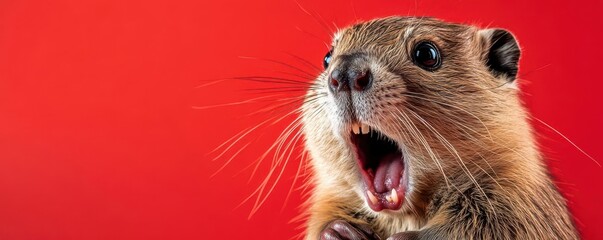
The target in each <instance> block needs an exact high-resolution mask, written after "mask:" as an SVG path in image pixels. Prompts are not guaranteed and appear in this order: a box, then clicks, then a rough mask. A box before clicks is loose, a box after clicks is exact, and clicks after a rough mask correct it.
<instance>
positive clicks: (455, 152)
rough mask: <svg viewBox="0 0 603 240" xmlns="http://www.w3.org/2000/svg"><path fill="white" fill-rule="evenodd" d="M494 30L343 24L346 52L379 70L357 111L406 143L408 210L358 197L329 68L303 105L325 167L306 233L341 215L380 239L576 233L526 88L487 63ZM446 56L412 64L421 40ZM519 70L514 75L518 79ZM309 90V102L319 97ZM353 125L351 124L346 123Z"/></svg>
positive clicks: (319, 171)
mask: <svg viewBox="0 0 603 240" xmlns="http://www.w3.org/2000/svg"><path fill="white" fill-rule="evenodd" d="M492 33H493V32H492V30H481V29H478V28H476V27H472V26H466V25H458V24H451V23H445V22H442V21H439V20H435V19H427V18H401V17H390V18H384V19H377V20H373V21H369V22H365V23H360V24H357V25H354V26H351V27H349V28H346V29H343V30H341V31H340V32H339V33H338V34H337V35H336V37H335V39H334V43H333V63H332V64H334V65H336V64H337V61H338V56H342V55H345V54H351V53H359V52H360V53H363V54H366V55H367V56H368V59H369V62H371V64H373V65H372V67H371V68H372V71H374V74H375V80H374V82H375V83H374V86H373V88H372V90H371V92H370V95H369V96H370V97H365V98H363V99H360V100H361V101H362V102H363V103H364V105H363V106H364V109H361V110H359V111H358V112H357V113H356V114H357V118H358V119H359V120H361V121H363V122H366V123H369V124H370V125H371V126H376V127H377V128H378V129H379V131H380V132H382V133H384V134H386V135H387V136H388V137H390V138H391V139H393V140H395V141H396V142H397V143H398V144H399V145H401V146H404V149H402V150H403V152H404V155H405V167H406V168H407V171H408V172H407V173H406V174H408V175H409V177H410V178H411V179H412V181H413V183H412V185H411V188H410V189H408V190H407V193H406V197H405V198H406V199H405V200H404V202H403V205H402V208H401V209H400V210H399V211H395V212H392V211H382V212H378V213H377V212H373V211H372V210H371V209H370V208H368V207H367V206H366V203H365V199H364V198H362V197H361V196H360V195H359V194H358V186H359V184H360V175H359V170H358V169H357V168H358V166H357V164H356V162H355V160H354V156H353V153H352V149H351V147H350V145H349V143H347V142H345V141H342V140H341V139H340V138H338V137H337V136H336V134H335V132H337V131H343V130H340V128H343V129H345V127H346V126H348V125H347V124H349V123H350V122H349V121H350V120H349V119H346V118H337V119H336V120H333V119H334V118H335V117H334V115H337V114H340V113H338V112H337V111H336V110H334V107H333V102H332V99H330V97H331V96H329V94H328V90H327V89H328V88H327V77H326V76H328V72H329V70H330V69H327V70H325V72H324V73H323V74H322V75H321V76H319V77H318V78H317V79H316V82H315V84H314V86H313V87H312V88H311V90H310V91H309V92H308V95H307V99H309V101H307V102H306V103H305V104H304V106H303V109H302V110H303V123H304V133H305V137H306V146H307V149H308V150H309V152H310V155H311V157H312V165H313V169H314V173H315V179H314V182H313V183H314V185H315V188H314V192H313V196H312V198H311V200H310V205H311V206H310V219H309V221H308V223H307V233H306V238H307V239H317V238H318V237H319V234H320V232H321V230H323V229H324V227H325V226H326V225H327V224H328V223H330V222H332V221H334V220H339V219H341V220H345V221H348V222H350V223H355V224H366V225H368V226H370V227H371V228H372V229H373V230H374V231H375V233H377V234H378V235H379V236H380V237H381V238H382V239H385V238H387V237H390V236H392V235H394V234H397V233H404V232H407V231H408V234H406V235H404V234H402V235H400V234H399V235H395V237H397V238H399V239H405V238H407V239H578V238H579V236H578V234H577V232H576V230H575V227H574V225H573V222H572V220H571V217H570V215H569V213H568V210H567V207H566V204H565V201H564V199H563V198H562V197H561V195H560V194H559V193H558V191H557V189H556V187H555V185H554V184H553V182H552V180H551V179H550V176H549V175H548V172H547V170H546V168H545V166H543V162H542V156H541V154H540V153H539V150H538V149H537V146H536V144H535V140H534V137H533V134H532V129H531V127H530V126H529V124H528V122H527V116H526V112H525V110H524V108H523V106H522V104H521V102H520V99H519V97H518V90H517V89H516V88H515V87H514V86H515V85H514V83H513V82H512V81H509V80H508V79H506V78H508V77H509V76H504V75H500V74H496V73H495V72H493V71H492V70H491V69H489V67H488V65H487V64H486V62H487V60H486V59H487V53H488V49H489V47H490V46H491V45H492V44H493V42H491V41H489V40H490V37H491V36H492ZM423 40H429V41H431V42H433V43H435V44H436V45H437V46H438V47H439V49H440V51H441V53H442V58H443V65H442V67H441V68H440V69H438V70H436V71H433V72H428V71H424V70H422V69H420V68H418V67H417V66H415V65H413V63H412V61H411V59H410V57H409V52H410V50H411V49H412V47H413V45H414V44H415V43H416V42H417V41H423ZM513 78H514V76H513ZM310 99H311V101H310ZM347 131H348V132H349V127H348V128H347Z"/></svg>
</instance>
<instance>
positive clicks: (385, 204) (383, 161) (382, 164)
mask: <svg viewBox="0 0 603 240" xmlns="http://www.w3.org/2000/svg"><path fill="white" fill-rule="evenodd" d="M354 132H356V131H354ZM362 132H364V134H362V133H358V134H352V142H353V143H354V146H355V149H356V156H357V158H358V164H359V167H360V172H361V175H362V180H363V182H364V185H365V193H364V195H365V197H366V201H367V203H368V205H369V207H371V209H373V210H374V211H381V210H383V209H390V210H397V209H400V207H401V206H402V202H403V200H404V193H405V189H404V185H405V184H403V183H404V182H403V181H404V177H403V173H404V158H403V156H402V152H401V151H400V150H399V148H398V146H397V145H396V144H395V143H394V141H392V140H391V139H388V138H387V137H385V136H383V135H382V134H380V133H378V132H376V131H370V132H369V131H362Z"/></svg>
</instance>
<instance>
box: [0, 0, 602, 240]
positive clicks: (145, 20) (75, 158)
mask: <svg viewBox="0 0 603 240" xmlns="http://www.w3.org/2000/svg"><path fill="white" fill-rule="evenodd" d="M210 2H211V3H210ZM578 2H579V3H578ZM299 5H300V6H301V7H300V6H298V4H297V3H296V2H295V1H293V0H287V1H276V0H273V1H267V0H261V1H120V0H109V1H77V0H73V1H64V0H62V1H61V0H57V1H27V0H20V1H17V0H14V1H13V0H4V1H0V239H212V238H227V239H228V238H243V237H246V238H252V239H253V238H257V239H288V238H290V237H292V236H294V235H295V234H297V233H299V232H300V230H299V229H296V228H297V227H298V226H299V223H290V222H289V221H290V220H291V219H292V218H293V217H295V216H296V215H297V214H298V213H299V212H300V210H299V209H298V206H299V205H300V203H301V201H302V199H303V196H302V195H301V193H302V191H301V190H295V189H296V188H297V187H298V186H299V185H300V184H299V182H300V181H301V180H298V182H297V183H296V184H295V188H294V189H293V192H292V194H291V196H290V198H289V199H288V201H286V203H287V204H286V205H284V202H285V201H284V199H285V198H286V196H287V194H288V193H289V191H290V189H291V184H292V183H293V176H294V175H295V174H296V169H297V166H298V163H299V159H291V161H290V162H289V163H288V165H287V166H286V168H285V172H284V175H283V177H282V179H280V181H279V183H278V184H277V185H276V187H275V188H274V191H273V192H272V194H271V195H270V196H269V197H268V200H267V201H266V202H265V203H264V204H263V205H262V207H261V208H260V209H259V210H258V211H257V212H256V214H255V215H254V216H252V217H251V218H250V219H248V216H249V213H250V211H251V209H252V207H253V206H254V204H253V203H254V201H255V199H256V198H255V197H254V198H251V200H250V201H248V202H245V203H244V204H242V205H241V206H240V207H238V208H237V205H239V204H240V203H241V202H243V200H244V199H245V198H246V197H247V196H249V195H251V194H252V193H253V191H254V190H255V188H256V187H257V186H258V185H259V184H260V182H261V180H262V179H263V177H264V176H266V173H267V172H268V168H269V167H270V165H269V160H270V159H271V158H269V160H267V161H268V162H264V163H263V164H261V165H260V168H259V169H258V173H257V174H256V175H255V176H253V177H252V176H251V173H252V169H244V167H245V166H247V165H249V164H250V163H252V162H253V161H254V160H255V159H256V158H257V157H259V156H260V155H261V154H262V153H263V152H264V149H266V148H267V146H269V145H270V143H271V141H273V139H274V138H275V137H276V136H277V135H278V133H279V131H280V130H281V129H282V128H283V127H284V126H286V125H287V122H288V121H291V120H292V118H287V119H285V120H284V121H283V122H282V123H279V124H275V125H273V126H269V127H266V128H260V130H257V131H256V132H255V133H254V135H253V136H252V137H250V138H245V139H243V140H241V141H240V142H239V144H236V146H235V147H233V148H232V149H231V150H230V151H228V152H227V153H226V154H225V155H224V156H223V157H220V158H218V160H217V161H210V159H211V158H214V157H216V155H217V154H208V153H209V152H210V151H211V150H212V149H214V148H216V147H217V146H218V145H219V144H220V143H222V142H224V141H225V140H227V139H228V138H230V137H231V136H233V135H235V134H236V133H238V132H240V131H241V130H243V129H245V128H246V127H249V126H254V124H257V123H259V122H261V120H263V119H264V118H266V117H270V116H274V114H282V113H278V112H277V113H269V114H264V115H254V116H252V117H245V116H244V115H246V114H248V113H251V112H254V111H256V110H258V109H260V108H261V107H262V106H265V104H266V102H259V103H251V104H243V105H240V106H230V107H228V106H226V107H217V108H210V109H195V108H194V107H195V106H208V105H213V104H220V103H231V102H238V101H242V100H245V99H250V98H254V97H257V96H262V95H267V94H268V93H267V92H268V91H259V92H257V91H254V90H248V88H258V87H274V86H275V85H271V84H259V83H250V82H245V81H223V82H219V83H217V84H214V85H209V86H204V87H198V88H197V86H199V85H203V84H206V83H208V80H211V79H219V78H225V77H233V76H251V75H258V74H259V75H264V76H284V75H283V73H281V72H283V71H284V72H289V73H294V72H296V71H297V70H295V69H292V68H289V67H285V66H283V65H281V64H278V63H274V62H270V61H265V60H258V59H244V58H240V56H251V57H256V58H261V59H274V60H278V61H282V62H286V63H289V64H291V65H293V66H296V67H299V68H302V69H304V71H307V72H309V73H311V74H316V73H317V72H318V71H317V70H314V69H312V68H310V67H309V66H307V65H305V64H303V62H301V61H300V60H299V59H297V58H295V57H292V56H291V55H290V54H292V55H295V56H298V57H301V58H303V59H307V60H309V61H311V62H312V63H313V64H314V65H316V66H318V67H320V65H321V61H322V57H323V56H324V53H325V52H326V51H327V49H326V47H325V45H324V42H329V41H330V40H329V38H330V32H329V31H332V30H333V29H334V25H336V26H339V27H343V26H345V25H347V24H350V23H353V22H354V21H355V20H356V19H365V20H366V19H371V18H374V17H379V16H388V15H427V16H435V17H438V18H441V19H445V20H449V21H456V22H464V23H472V24H477V25H480V26H492V27H503V28H507V29H509V30H510V31H512V32H513V33H514V34H515V35H516V36H517V38H518V40H519V42H520V45H521V46H522V48H523V58H522V59H521V69H520V76H521V78H522V79H521V80H520V81H521V83H522V88H523V90H524V91H525V93H526V94H525V98H524V99H525V102H526V104H527V105H528V107H529V108H530V110H531V112H532V113H533V115H534V116H536V117H537V118H539V119H541V120H543V121H545V122H547V123H548V124H550V125H551V126H553V127H555V128H556V129H558V130H559V131H560V132H561V133H563V134H565V135H566V136H567V137H568V138H569V139H571V140H572V141H573V142H575V143H576V144H577V145H578V146H580V147H581V148H582V149H583V150H584V151H586V152H587V153H589V154H590V155H592V156H593V157H594V158H595V159H597V160H598V161H599V162H603V148H601V141H600V138H601V136H603V127H602V126H601V125H602V124H601V123H603V114H602V111H601V110H602V109H601V100H602V97H601V95H602V94H603V83H602V81H603V78H602V77H603V72H602V71H601V60H600V59H601V56H602V54H603V50H602V49H603V48H602V47H601V45H600V43H602V42H603V34H602V29H603V18H601V14H603V11H602V10H603V2H601V1H566V2H558V1H540V2H537V1H497V2H490V1H488V3H486V1H465V0H453V1H425V0H409V1H401V0H400V1H359V0H330V1H309V0H308V1H305V0H299ZM302 8H303V9H302ZM304 10H305V11H304ZM327 29H330V30H327ZM287 76H288V75H287ZM289 77H291V76H289ZM301 93H302V92H300V91H291V92H286V93H283V94H282V96H296V95H299V94H301ZM282 96H281V97H282ZM281 97H274V99H269V100H271V101H272V100H278V99H282V98H281ZM295 106H297V105H296V104H291V105H288V107H287V108H285V109H283V110H287V109H292V108H294V107H295ZM535 124H536V128H537V130H538V132H539V134H540V135H541V136H543V137H542V139H541V143H542V145H543V146H544V147H543V148H544V149H545V151H546V153H547V156H549V158H550V159H551V160H550V164H551V166H552V168H553V169H554V172H555V173H556V175H557V176H558V182H559V186H560V187H561V188H562V189H563V192H564V193H565V195H566V196H567V197H568V199H569V202H570V206H571V209H572V210H573V212H574V215H575V217H576V220H577V224H578V226H579V227H580V229H581V230H582V232H583V236H584V239H601V238H603V229H602V228H601V226H602V225H603V220H602V219H603V218H602V217H601V216H602V215H603V207H602V206H601V202H603V168H601V167H599V166H597V165H596V164H595V163H594V162H593V161H592V160H591V159H589V158H588V157H586V156H585V155H583V154H581V153H580V151H578V150H577V149H576V148H574V147H573V146H572V145H571V144H569V143H568V142H567V141H565V140H564V139H563V138H562V137H560V136H559V135H557V134H556V133H555V132H554V131H551V130H548V129H547V128H545V127H543V125H542V124H539V123H535ZM257 136H263V137H261V138H256V137H257ZM247 143H251V145H250V146H249V148H247V150H245V151H243V152H242V153H241V154H240V155H238V156H237V157H236V158H235V159H234V160H233V161H232V162H231V163H230V164H229V165H228V166H226V167H225V168H224V169H223V170H222V171H221V172H220V173H218V174H217V175H216V176H215V177H213V178H211V179H210V175H211V174H213V173H214V172H216V171H217V170H218V169H219V168H220V166H222V164H224V163H225V162H226V160H228V158H229V156H232V155H233V154H234V153H235V152H236V151H238V150H239V149H241V147H242V146H243V145H245V144H247ZM280 167H282V166H278V168H279V169H280ZM250 178H251V181H248V179H250ZM272 182H274V178H273V180H271V181H270V183H272ZM283 206H284V207H283ZM249 236H251V237H249Z"/></svg>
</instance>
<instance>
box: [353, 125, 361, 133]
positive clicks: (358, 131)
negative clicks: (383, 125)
mask: <svg viewBox="0 0 603 240" xmlns="http://www.w3.org/2000/svg"><path fill="white" fill-rule="evenodd" d="M352 132H354V134H360V125H358V123H353V124H352Z"/></svg>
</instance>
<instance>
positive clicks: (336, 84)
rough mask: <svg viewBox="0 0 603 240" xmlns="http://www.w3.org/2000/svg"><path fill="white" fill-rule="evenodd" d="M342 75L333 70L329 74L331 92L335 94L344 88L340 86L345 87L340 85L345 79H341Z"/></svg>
mask: <svg viewBox="0 0 603 240" xmlns="http://www.w3.org/2000/svg"><path fill="white" fill-rule="evenodd" d="M343 77H344V76H343V75H342V74H341V71H339V70H338V69H335V70H333V72H331V78H330V80H329V85H330V87H331V90H333V91H334V92H337V91H339V90H340V88H342V87H344V86H341V85H345V83H342V81H344V80H345V79H343Z"/></svg>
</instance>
